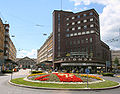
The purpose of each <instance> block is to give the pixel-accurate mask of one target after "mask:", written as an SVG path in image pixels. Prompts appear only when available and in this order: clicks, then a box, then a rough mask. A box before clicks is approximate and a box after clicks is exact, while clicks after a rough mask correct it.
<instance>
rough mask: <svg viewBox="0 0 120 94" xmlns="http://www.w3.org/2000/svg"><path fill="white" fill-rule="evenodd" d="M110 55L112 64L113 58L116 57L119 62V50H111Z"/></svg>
mask: <svg viewBox="0 0 120 94" xmlns="http://www.w3.org/2000/svg"><path fill="white" fill-rule="evenodd" d="M111 55H112V64H113V65H114V60H115V58H116V57H117V58H118V59H119V64H120V50H112V51H111Z"/></svg>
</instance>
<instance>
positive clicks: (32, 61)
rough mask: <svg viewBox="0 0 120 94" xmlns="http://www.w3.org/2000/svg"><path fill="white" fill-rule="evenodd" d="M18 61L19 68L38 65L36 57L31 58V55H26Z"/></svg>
mask: <svg viewBox="0 0 120 94" xmlns="http://www.w3.org/2000/svg"><path fill="white" fill-rule="evenodd" d="M16 63H17V64H18V67H19V68H29V69H30V68H31V65H32V68H35V66H36V62H35V59H31V58H29V57H24V58H21V59H20V58H19V59H18V61H16Z"/></svg>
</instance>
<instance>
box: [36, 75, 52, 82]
mask: <svg viewBox="0 0 120 94" xmlns="http://www.w3.org/2000/svg"><path fill="white" fill-rule="evenodd" d="M47 76H50V75H43V76H40V77H37V78H35V79H34V80H40V81H42V79H43V80H44V79H46V78H45V77H47ZM46 80H48V79H46ZM44 81H45V80H44Z"/></svg>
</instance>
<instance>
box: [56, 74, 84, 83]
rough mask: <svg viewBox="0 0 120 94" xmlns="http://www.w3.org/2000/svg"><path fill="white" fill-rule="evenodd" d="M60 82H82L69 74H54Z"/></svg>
mask: <svg viewBox="0 0 120 94" xmlns="http://www.w3.org/2000/svg"><path fill="white" fill-rule="evenodd" d="M55 74H56V75H57V77H58V78H59V79H60V81H61V82H83V81H82V80H81V79H80V78H78V77H76V76H75V75H74V74H70V73H55Z"/></svg>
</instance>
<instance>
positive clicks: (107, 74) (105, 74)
mask: <svg viewBox="0 0 120 94" xmlns="http://www.w3.org/2000/svg"><path fill="white" fill-rule="evenodd" d="M102 75H103V76H111V77H113V76H114V73H102Z"/></svg>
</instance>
